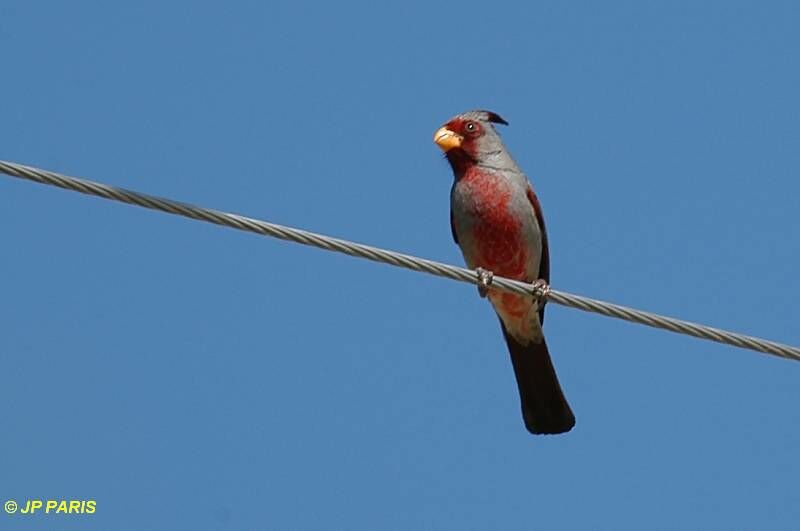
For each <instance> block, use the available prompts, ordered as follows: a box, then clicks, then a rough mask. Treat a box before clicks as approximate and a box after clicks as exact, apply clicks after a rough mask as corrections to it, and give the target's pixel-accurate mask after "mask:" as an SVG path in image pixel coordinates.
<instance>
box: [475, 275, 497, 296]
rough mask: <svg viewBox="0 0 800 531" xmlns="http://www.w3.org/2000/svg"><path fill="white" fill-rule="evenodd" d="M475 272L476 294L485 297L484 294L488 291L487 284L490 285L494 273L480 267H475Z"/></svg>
mask: <svg viewBox="0 0 800 531" xmlns="http://www.w3.org/2000/svg"><path fill="white" fill-rule="evenodd" d="M475 273H476V274H477V275H478V295H480V296H481V298H482V299H485V298H486V294H487V293H488V292H489V286H491V285H492V279H493V278H494V273H492V272H491V271H488V270H486V269H484V268H482V267H477V268H475Z"/></svg>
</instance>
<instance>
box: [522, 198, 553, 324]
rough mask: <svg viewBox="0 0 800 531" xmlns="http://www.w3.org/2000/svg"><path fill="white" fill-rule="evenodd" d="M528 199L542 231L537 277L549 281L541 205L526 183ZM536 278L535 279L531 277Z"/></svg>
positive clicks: (547, 254)
mask: <svg viewBox="0 0 800 531" xmlns="http://www.w3.org/2000/svg"><path fill="white" fill-rule="evenodd" d="M527 194H528V201H530V203H531V206H532V207H533V212H534V214H535V215H536V222H537V223H538V224H539V231H540V232H541V233H542V256H541V258H540V259H539V278H541V279H542V280H544V281H545V282H547V283H548V284H549V283H550V249H549V247H548V245H547V229H545V226H544V216H543V215H542V206H541V205H540V204H539V198H537V197H536V194H535V193H534V192H533V189H532V188H531V187H530V185H528V190H527ZM533 280H537V279H533ZM539 322H540V323H542V324H544V305H542V307H541V309H540V310H539Z"/></svg>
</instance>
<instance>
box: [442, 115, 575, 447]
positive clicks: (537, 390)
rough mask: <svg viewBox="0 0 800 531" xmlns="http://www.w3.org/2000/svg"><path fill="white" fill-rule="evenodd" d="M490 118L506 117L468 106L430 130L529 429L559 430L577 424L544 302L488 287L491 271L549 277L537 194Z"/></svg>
mask: <svg viewBox="0 0 800 531" xmlns="http://www.w3.org/2000/svg"><path fill="white" fill-rule="evenodd" d="M495 124H502V125H508V122H507V121H505V120H504V119H503V118H501V117H500V115H498V114H497V113H494V112H491V111H485V110H474V111H468V112H464V113H461V114H458V115H456V116H455V117H453V118H451V119H450V120H449V121H448V122H447V123H445V124H444V125H443V126H442V127H440V128H439V129H438V130H437V131H436V132H435V133H434V136H433V140H434V142H435V143H436V144H437V145H438V146H439V148H440V149H441V150H442V151H444V155H445V157H446V159H447V161H448V162H449V163H450V167H451V168H452V170H453V177H454V179H453V186H452V188H451V190H450V228H451V230H452V234H453V239H454V240H455V242H456V244H457V245H458V246H459V247H460V249H461V253H462V255H463V256H464V261H465V262H466V264H467V266H468V267H469V268H471V269H475V270H476V271H477V274H478V278H479V286H478V291H479V294H480V295H481V296H482V297H487V298H488V299H489V302H490V303H491V305H492V306H493V308H494V310H495V312H496V313H497V316H498V317H499V320H500V328H501V330H502V332H503V336H504V338H505V342H506V345H507V346H508V351H509V353H510V355H511V364H512V366H513V368H514V374H515V376H516V381H517V387H518V388H519V397H520V404H521V408H522V418H523V421H524V423H525V427H526V428H527V430H528V431H529V432H530V433H533V434H557V433H565V432H568V431H569V430H571V429H572V428H573V426H574V425H575V415H574V414H573V412H572V409H571V408H570V406H569V403H568V402H567V399H566V397H565V396H564V392H563V391H562V389H561V385H560V383H559V381H558V376H557V375H556V371H555V368H554V367H553V362H552V359H551V357H550V353H549V351H548V349H547V343H546V342H545V337H544V332H543V330H542V325H543V324H544V303H543V302H542V303H538V302H537V299H536V298H534V297H533V295H531V296H525V295H518V294H515V293H509V292H504V291H500V290H498V289H493V288H491V277H492V275H499V276H503V277H507V278H511V279H515V280H520V281H523V282H528V283H536V282H538V283H540V284H539V285H543V284H542V282H546V283H549V282H550V254H549V249H548V242H547V231H546V230H545V224H544V217H543V216H542V208H541V206H540V204H539V199H538V198H537V197H536V194H535V193H534V190H533V188H532V186H531V184H530V181H529V180H528V178H527V177H526V176H525V174H524V173H523V172H522V170H521V169H520V168H519V166H518V165H517V163H516V162H515V161H514V159H513V158H512V157H511V154H510V153H509V151H508V149H506V146H505V145H504V144H503V141H502V139H501V138H500V135H499V133H498V132H497V130H496V129H495Z"/></svg>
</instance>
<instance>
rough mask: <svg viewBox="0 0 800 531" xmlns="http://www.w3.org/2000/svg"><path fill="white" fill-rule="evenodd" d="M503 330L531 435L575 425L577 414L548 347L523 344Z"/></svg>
mask: <svg viewBox="0 0 800 531" xmlns="http://www.w3.org/2000/svg"><path fill="white" fill-rule="evenodd" d="M500 326H501V327H502V328H503V336H504V337H505V338H506V343H507V344H508V350H509V352H510V353H511V363H512V364H513V365H514V374H515V375H516V377H517V385H518V386H519V398H520V401H521V402H522V418H523V419H524V420H525V427H526V428H528V431H529V432H531V433H536V434H539V433H564V432H566V431H569V430H571V429H572V427H573V426H574V425H575V415H573V414H572V410H571V409H570V407H569V404H568V403H567V399H566V398H565V397H564V393H563V392H562V391H561V385H559V383H558V377H557V376H556V370H555V369H554V368H553V362H552V361H551V360H550V353H549V352H548V351H547V344H546V343H545V342H544V339H543V340H542V342H541V343H530V344H528V345H522V344H520V343H519V342H518V341H517V340H516V339H514V338H513V337H512V336H511V334H509V333H508V331H506V327H505V325H503V322H502V321H500Z"/></svg>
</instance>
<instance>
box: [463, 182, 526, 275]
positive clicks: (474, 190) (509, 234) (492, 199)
mask: <svg viewBox="0 0 800 531" xmlns="http://www.w3.org/2000/svg"><path fill="white" fill-rule="evenodd" d="M517 188H518V186H517V185H516V183H514V182H510V181H509V180H508V179H507V178H503V177H502V176H496V175H487V174H478V173H475V174H471V175H470V174H467V175H465V176H464V177H463V178H462V179H460V180H459V181H458V182H457V183H456V184H455V185H454V186H453V191H452V196H451V202H452V203H451V206H452V211H453V224H454V228H455V231H456V234H457V235H458V240H459V243H460V245H461V250H462V251H463V253H464V258H465V259H466V261H467V264H468V265H469V266H470V267H473V268H474V267H483V268H485V269H489V270H491V271H493V272H494V273H495V274H497V275H502V276H505V277H510V278H518V279H524V278H526V277H527V276H528V275H527V273H528V272H527V269H528V265H530V258H531V257H530V256H529V254H530V252H529V251H530V250H531V246H530V243H532V242H530V241H529V240H530V236H531V234H530V232H531V219H529V218H531V217H532V215H531V212H529V211H530V210H531V207H530V205H529V204H527V201H521V200H522V199H525V194H524V191H521V190H518V189H517Z"/></svg>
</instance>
